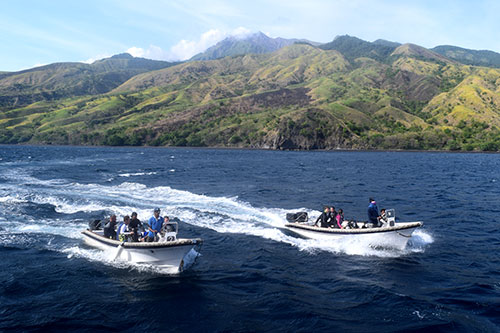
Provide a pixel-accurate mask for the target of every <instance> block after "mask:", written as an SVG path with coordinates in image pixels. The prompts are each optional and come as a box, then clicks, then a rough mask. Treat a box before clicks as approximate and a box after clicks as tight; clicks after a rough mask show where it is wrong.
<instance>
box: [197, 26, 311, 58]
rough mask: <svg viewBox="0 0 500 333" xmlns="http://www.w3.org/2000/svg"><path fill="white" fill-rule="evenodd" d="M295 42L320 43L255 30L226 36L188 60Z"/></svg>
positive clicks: (267, 50) (258, 50)
mask: <svg viewBox="0 0 500 333" xmlns="http://www.w3.org/2000/svg"><path fill="white" fill-rule="evenodd" d="M297 42H303V43H309V44H311V45H316V46H317V45H319V44H320V43H316V42H311V41H308V40H306V39H285V38H279V37H278V38H271V37H268V36H267V35H266V34H264V33H262V32H257V33H253V34H248V35H245V36H230V37H227V38H225V39H224V40H222V41H220V42H218V43H217V44H215V45H214V46H212V47H209V48H208V49H207V50H206V51H204V52H202V53H199V54H197V55H195V56H193V57H192V58H191V59H190V60H214V59H219V58H224V57H228V56H235V55H243V54H248V53H257V54H260V53H270V52H274V51H276V50H279V49H281V48H282V47H285V46H288V45H292V44H294V43H297Z"/></svg>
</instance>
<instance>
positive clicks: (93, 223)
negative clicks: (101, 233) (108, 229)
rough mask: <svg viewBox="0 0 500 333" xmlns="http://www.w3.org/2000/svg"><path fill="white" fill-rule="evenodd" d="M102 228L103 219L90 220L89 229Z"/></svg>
mask: <svg viewBox="0 0 500 333" xmlns="http://www.w3.org/2000/svg"><path fill="white" fill-rule="evenodd" d="M101 228H102V225H101V220H94V221H90V222H89V230H99V229H101Z"/></svg>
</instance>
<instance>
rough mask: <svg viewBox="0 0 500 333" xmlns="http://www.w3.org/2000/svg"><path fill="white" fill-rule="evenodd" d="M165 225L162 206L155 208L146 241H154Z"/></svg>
mask: <svg viewBox="0 0 500 333" xmlns="http://www.w3.org/2000/svg"><path fill="white" fill-rule="evenodd" d="M162 226H163V217H161V216H160V208H155V210H154V211H153V216H151V217H150V218H149V221H148V231H149V232H148V235H147V237H146V242H154V241H155V239H156V235H157V234H158V232H160V230H161V227H162Z"/></svg>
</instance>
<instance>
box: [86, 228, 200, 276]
mask: <svg viewBox="0 0 500 333" xmlns="http://www.w3.org/2000/svg"><path fill="white" fill-rule="evenodd" d="M82 234H83V239H84V241H85V243H86V244H87V245H89V246H92V247H95V248H98V249H101V250H104V251H107V252H109V253H110V256H111V257H112V258H111V259H114V260H122V261H128V262H131V263H137V264H151V265H157V266H165V267H176V268H178V269H179V270H182V269H183V265H184V257H185V256H186V254H187V253H188V252H189V251H191V249H196V248H199V247H200V246H201V244H202V240H201V239H199V238H197V239H177V240H175V241H170V242H161V243H160V242H152V243H143V242H120V241H117V240H113V239H108V238H105V237H104V236H102V235H100V234H99V233H96V232H92V231H89V230H85V231H83V232H82Z"/></svg>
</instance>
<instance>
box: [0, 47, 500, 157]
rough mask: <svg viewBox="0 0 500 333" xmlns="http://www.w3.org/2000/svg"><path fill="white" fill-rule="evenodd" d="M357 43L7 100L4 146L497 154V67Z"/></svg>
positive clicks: (0, 131)
mask: <svg viewBox="0 0 500 333" xmlns="http://www.w3.org/2000/svg"><path fill="white" fill-rule="evenodd" d="M351 41H354V44H353V45H354V46H355V45H358V46H360V49H359V50H358V51H356V50H351V51H350V53H349V55H348V56H346V55H344V54H343V53H342V51H341V50H335V49H328V48H318V47H314V46H311V45H307V44H294V45H290V46H287V47H284V48H281V49H279V50H278V51H275V52H273V53H267V54H247V55H242V56H232V57H225V58H222V59H217V60H210V61H191V62H186V63H182V64H177V65H175V66H171V67H167V68H163V69H158V70H154V71H144V72H142V73H140V74H137V75H135V76H132V77H130V78H128V79H127V80H126V81H124V82H123V83H122V84H120V85H117V86H116V87H113V90H111V91H109V92H106V93H104V94H103V93H98V92H96V93H86V94H85V95H82V96H78V95H77V94H73V95H70V94H69V93H68V94H67V95H65V96H64V97H61V98H46V99H45V100H41V101H38V102H35V103H31V104H28V105H23V106H20V107H2V108H1V111H0V142H1V143H22V142H28V143H45V144H85V145H167V146H210V147H253V148H270V149H451V150H486V151H497V150H499V149H500V132H499V130H498V128H500V111H499V110H500V70H499V69H493V68H485V67H473V66H468V65H463V64H461V63H459V62H456V61H454V60H451V59H448V58H446V57H444V56H442V55H440V54H438V53H436V52H433V51H430V50H427V49H425V48H422V47H419V46H416V45H413V44H404V45H398V44H395V43H390V42H385V41H382V42H381V41H379V42H378V43H379V44H378V46H381V47H383V49H379V48H375V51H374V50H373V49H370V47H369V45H366V44H364V43H359V41H358V40H352V39H351ZM348 42H349V40H344V41H343V42H342V45H343V47H347V46H346V45H348ZM366 43H368V42H366ZM369 44H376V43H369ZM389 49H390V52H389ZM72 68H73V67H72ZM104 73H106V72H104ZM49 81H50V80H49V79H45V80H44V81H43V80H41V81H40V82H49ZM44 84H47V83H44ZM9 88H12V87H11V86H8V85H6V88H5V89H9ZM70 88H71V89H72V88H73V87H72V86H68V89H70ZM40 89H41V90H40V91H41V92H43V89H42V88H40ZM21 91H22V90H21Z"/></svg>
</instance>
